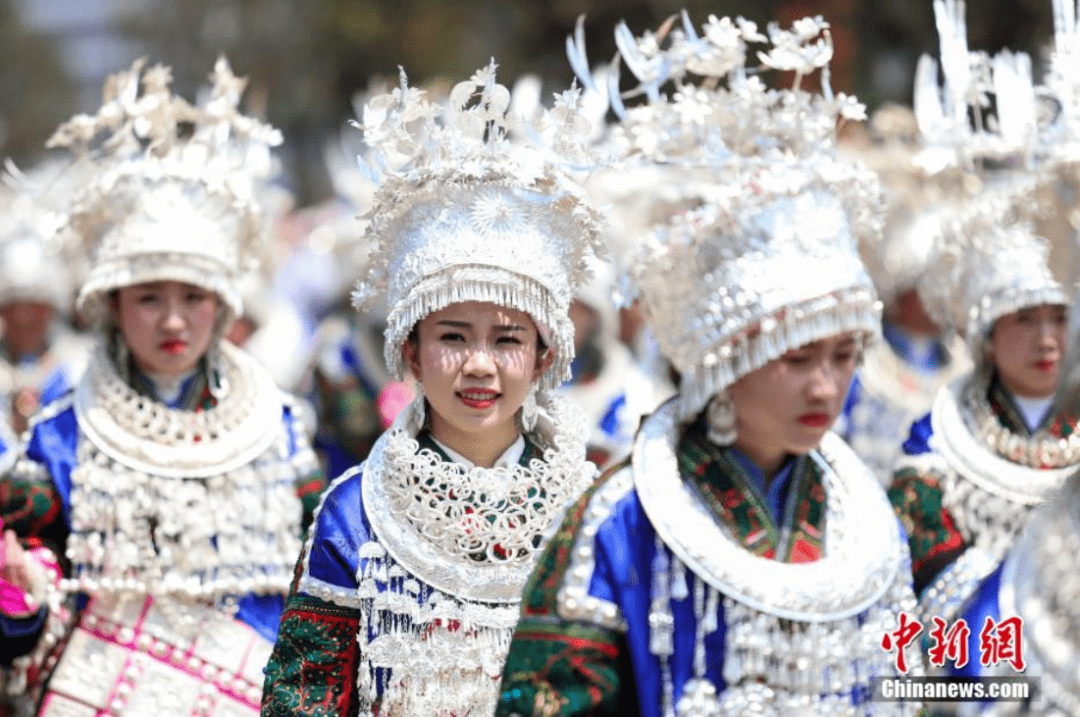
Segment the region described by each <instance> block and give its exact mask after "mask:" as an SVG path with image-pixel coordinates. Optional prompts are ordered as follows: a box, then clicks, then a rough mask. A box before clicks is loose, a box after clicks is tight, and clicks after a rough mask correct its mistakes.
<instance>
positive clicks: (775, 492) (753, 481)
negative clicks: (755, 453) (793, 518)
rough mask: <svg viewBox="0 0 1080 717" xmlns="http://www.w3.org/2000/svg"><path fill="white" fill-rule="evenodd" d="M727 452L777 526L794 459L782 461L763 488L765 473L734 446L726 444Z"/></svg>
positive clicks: (782, 514) (792, 470) (782, 512)
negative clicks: (766, 486) (767, 485)
mask: <svg viewBox="0 0 1080 717" xmlns="http://www.w3.org/2000/svg"><path fill="white" fill-rule="evenodd" d="M727 450H728V454H729V455H730V456H731V457H732V458H734V459H735V461H736V462H737V463H738V464H739V467H740V468H741V469H742V470H743V476H744V477H745V478H747V479H748V480H747V482H748V484H749V486H750V489H751V490H753V491H754V492H755V493H756V494H757V496H758V497H759V498H760V499H761V501H762V502H763V503H764V504H765V507H766V508H767V509H768V511H769V517H770V518H772V521H773V525H776V526H779V525H780V523H781V521H782V520H783V517H784V504H785V503H786V502H787V495H788V488H789V487H790V486H791V476H792V475H794V473H795V462H796V461H795V459H794V458H791V457H789V458H788V459H787V460H786V461H784V465H783V466H781V467H780V470H779V471H778V472H777V474H776V476H775V477H774V478H773V479H772V481H771V482H770V483H769V487H768V490H766V488H765V474H764V473H762V472H761V469H760V468H758V467H757V465H756V464H755V463H754V462H753V461H752V460H750V459H749V458H748V457H747V456H746V455H745V454H744V453H742V452H741V451H739V450H738V449H736V448H735V447H734V446H728V449H727Z"/></svg>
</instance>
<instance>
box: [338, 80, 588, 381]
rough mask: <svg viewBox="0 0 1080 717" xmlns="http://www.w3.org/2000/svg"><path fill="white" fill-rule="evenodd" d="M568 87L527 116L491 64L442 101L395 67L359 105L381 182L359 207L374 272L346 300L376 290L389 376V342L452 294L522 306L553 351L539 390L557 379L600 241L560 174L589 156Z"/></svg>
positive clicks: (576, 94)
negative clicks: (576, 303) (382, 309)
mask: <svg viewBox="0 0 1080 717" xmlns="http://www.w3.org/2000/svg"><path fill="white" fill-rule="evenodd" d="M580 96H581V93H580V91H579V90H577V89H571V90H568V91H566V92H564V93H562V94H560V95H557V96H556V98H555V106H554V108H552V109H551V110H548V111H546V112H543V113H542V114H541V116H540V117H539V119H538V120H537V121H536V122H535V124H533V123H530V124H529V126H528V127H526V126H525V125H524V123H523V122H522V121H521V120H520V118H518V117H517V116H515V115H514V113H513V112H512V111H511V110H510V100H511V96H510V92H509V90H507V89H506V88H505V87H504V86H502V85H500V84H498V83H496V81H495V64H494V62H492V63H491V64H490V65H488V66H487V67H486V68H484V69H481V70H479V71H478V72H477V73H476V74H474V75H473V76H472V77H471V78H470V79H469V80H466V81H464V82H460V83H458V84H457V85H455V86H454V87H453V88H452V89H451V91H450V94H449V97H448V98H447V101H446V102H445V103H444V104H441V105H436V104H433V103H432V102H429V101H428V100H427V99H425V96H424V92H423V91H421V90H418V89H416V88H412V87H409V86H408V83H407V80H406V78H405V75H404V72H402V75H401V85H400V87H399V88H397V89H395V90H394V91H393V92H391V93H389V94H385V95H381V96H378V97H375V98H373V99H372V100H371V101H370V102H368V103H367V105H366V106H365V108H364V117H363V123H362V125H360V126H361V128H362V129H363V131H364V139H365V142H366V143H367V145H368V146H369V148H370V150H371V154H370V156H369V157H368V160H367V166H368V169H369V170H370V171H371V172H372V175H373V178H374V179H375V181H377V182H378V185H379V186H378V189H377V191H376V194H375V199H374V204H373V206H372V208H371V210H370V211H369V212H368V213H367V215H365V218H366V219H367V220H368V222H369V224H368V227H367V234H366V236H367V237H368V238H370V239H371V240H373V241H374V242H375V249H374V253H373V255H372V266H373V268H374V271H373V272H372V273H371V274H370V275H369V276H368V277H367V278H366V279H362V280H360V281H359V282H358V283H357V286H356V290H355V291H354V293H353V303H354V305H355V306H356V307H357V308H361V307H363V306H366V305H367V304H368V303H370V302H371V301H373V299H374V298H375V297H376V296H377V295H379V294H385V298H386V304H387V307H388V317H387V318H388V325H387V329H386V362H387V366H388V367H389V368H390V371H391V373H392V374H393V375H395V377H397V378H403V377H404V373H405V370H404V365H403V360H402V355H401V346H402V344H403V343H404V341H405V339H406V338H407V337H408V334H409V332H410V331H411V330H412V328H413V327H414V326H415V325H416V323H417V322H418V321H420V320H421V319H422V318H424V317H425V316H426V315H428V314H430V313H432V312H434V311H438V310H440V309H442V308H445V307H446V306H448V305H450V304H452V303H457V302H462V301H487V302H492V303H495V304H499V305H501V306H507V307H511V308H515V309H518V310H521V311H524V312H526V313H528V314H529V315H530V316H531V317H532V318H533V320H534V321H536V323H537V325H538V328H539V329H540V331H541V333H542V334H547V338H548V339H549V341H548V343H549V344H550V345H551V346H552V347H553V348H554V349H555V362H554V365H553V366H552V367H551V368H549V369H548V371H547V372H546V373H545V374H544V376H543V377H541V380H540V388H551V387H554V386H556V385H558V384H559V383H560V382H561V381H563V380H565V379H566V378H568V377H569V375H570V373H569V367H570V361H571V359H572V358H573V356H574V335H573V327H572V325H571V324H570V320H569V318H568V316H567V310H568V308H569V306H570V301H571V299H572V297H573V293H574V288H575V286H576V285H578V284H579V283H580V282H582V281H583V280H585V279H586V278H587V276H588V270H587V267H586V263H585V262H586V258H587V257H588V256H590V255H592V254H593V253H594V252H595V250H597V249H598V248H599V246H600V244H599V239H598V236H599V225H600V221H599V216H598V214H597V212H596V210H595V209H594V208H593V207H592V205H591V203H590V202H589V200H588V198H587V196H586V195H585V193H584V192H583V191H582V189H581V188H580V187H579V185H578V183H577V182H576V181H575V180H574V179H573V178H572V177H571V174H570V170H572V169H574V168H580V167H582V166H583V165H584V164H586V163H587V162H588V161H589V159H588V154H589V152H588V147H587V139H588V136H589V135H588V127H587V126H585V125H587V123H586V122H585V121H584V117H583V115H582V113H581V112H580V111H579V104H580ZM512 134H515V135H516V136H515V137H514V138H512V137H511V135H512ZM513 140H518V141H513ZM525 140H531V142H528V143H527V142H526V141H525ZM549 332H550V333H549Z"/></svg>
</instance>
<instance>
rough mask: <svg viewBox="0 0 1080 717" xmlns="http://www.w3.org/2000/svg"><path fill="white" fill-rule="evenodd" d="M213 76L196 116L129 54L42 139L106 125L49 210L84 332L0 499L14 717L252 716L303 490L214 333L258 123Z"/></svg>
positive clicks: (262, 151) (287, 401) (267, 390)
mask: <svg viewBox="0 0 1080 717" xmlns="http://www.w3.org/2000/svg"><path fill="white" fill-rule="evenodd" d="M211 79H212V81H213V82H214V86H213V88H212V98H213V106H212V108H203V107H193V106H191V105H189V104H188V103H186V102H184V101H183V100H181V99H179V98H176V97H174V96H172V95H171V94H170V93H169V89H168V70H167V68H162V67H160V66H159V67H156V68H153V69H151V70H149V71H147V72H146V73H145V75H144V74H143V73H142V63H141V62H139V63H136V64H135V66H134V67H133V68H132V69H131V70H129V71H127V72H122V73H120V74H118V75H116V76H114V77H113V78H111V79H110V85H109V86H110V87H111V88H113V90H114V91H115V92H116V93H119V94H121V95H123V97H124V98H126V99H124V100H123V101H121V99H120V98H119V97H117V96H111V95H107V96H106V106H105V107H104V108H102V110H101V111H100V112H99V113H98V115H96V116H94V117H79V118H76V120H73V121H72V123H69V124H66V125H64V126H62V127H61V128H60V130H59V131H58V132H57V134H56V135H55V137H54V140H53V141H54V143H55V144H59V145H66V146H72V147H73V148H75V149H76V150H80V151H82V152H84V153H85V151H86V150H88V149H89V145H90V144H91V143H93V142H94V140H95V138H96V136H97V135H98V134H99V133H100V132H102V131H105V132H106V133H108V135H109V136H108V138H107V141H105V142H104V143H103V144H102V145H101V147H100V148H96V151H95V152H94V153H93V156H92V157H90V158H88V160H87V161H88V162H89V164H88V169H87V172H88V178H89V179H88V181H87V183H86V186H85V187H83V188H82V189H81V191H80V192H79V193H77V195H76V196H75V198H74V203H73V205H72V210H71V216H70V218H69V228H70V231H72V232H73V233H74V234H75V236H77V238H78V239H79V240H81V242H82V243H83V245H85V248H86V249H87V252H88V273H87V275H86V279H85V281H84V283H83V285H82V287H81V288H80V291H79V294H78V300H77V302H78V307H79V309H80V310H82V311H84V312H85V313H86V315H87V316H88V317H89V318H90V319H91V320H92V321H94V322H95V325H96V327H97V329H98V332H99V339H100V341H99V345H98V347H97V349H96V351H95V352H94V354H93V355H92V357H91V360H90V363H89V366H88V368H87V371H86V373H85V375H84V376H83V377H82V379H81V380H80V381H79V382H78V384H77V385H76V386H75V389H74V391H73V392H71V393H69V394H67V395H65V396H64V397H62V398H60V399H58V400H57V401H54V402H53V403H51V404H49V405H48V406H47V407H46V408H45V409H44V410H43V411H42V413H41V414H40V415H39V416H38V417H37V418H36V419H35V420H34V422H33V423H32V426H31V431H30V434H29V440H28V442H27V444H26V447H25V455H24V456H23V457H22V459H21V462H20V465H19V466H17V467H16V469H15V470H16V473H17V475H18V476H19V477H20V480H14V481H11V482H6V483H5V488H4V493H3V497H4V500H3V503H2V505H0V518H2V519H3V523H4V526H5V527H6V528H9V529H10V530H11V531H12V532H11V533H9V534H8V535H7V536H5V540H13V539H14V537H15V536H16V535H17V536H18V537H19V538H21V539H23V540H24V541H26V543H27V546H28V547H29V548H31V549H30V550H5V551H4V558H2V559H0V566H2V567H3V574H4V575H5V577H6V576H16V580H17V582H19V583H21V584H19V585H17V587H19V588H22V589H23V590H24V591H25V592H26V593H27V595H28V597H29V599H27V600H23V601H22V603H19V602H17V601H11V602H9V603H8V604H10V605H20V604H22V605H26V606H28V608H27V609H23V610H21V611H19V612H17V613H14V614H9V615H5V616H4V617H3V619H0V628H2V629H3V634H4V635H14V636H18V641H17V643H15V644H17V645H18V646H19V648H20V652H24V653H26V654H24V655H23V656H21V657H19V658H18V659H17V660H16V661H15V669H16V670H17V671H21V672H22V674H23V677H25V678H27V679H23V680H12V681H10V682H9V683H8V684H9V685H19V688H18V689H19V690H20V694H19V697H20V698H21V699H22V700H23V702H24V703H26V704H24V706H23V708H22V709H25V710H27V711H28V712H30V713H33V712H34V710H36V713H37V714H40V715H53V714H73V713H79V714H83V713H92V714H97V715H113V714H128V713H136V712H137V713H140V714H142V713H150V712H153V711H164V712H167V713H169V714H192V713H196V712H198V713H202V712H211V711H220V712H226V711H227V712H228V713H229V714H237V715H241V714H256V713H257V712H258V707H259V696H260V695H261V687H262V668H263V666H264V665H265V663H266V659H267V658H268V657H269V653H270V648H271V644H272V641H273V639H274V637H275V635H276V633H277V627H278V623H279V620H280V617H281V612H282V609H283V606H284V598H285V594H286V592H287V588H288V582H289V579H290V577H291V573H292V570H291V568H292V565H293V561H294V558H295V553H296V551H297V550H299V546H300V533H301V528H302V522H303V516H304V504H303V500H302V498H301V494H305V493H306V494H308V495H309V496H310V495H311V491H312V490H313V489H317V488H318V487H321V486H319V484H318V473H317V463H316V459H315V456H314V454H313V453H312V451H311V449H310V448H309V447H308V439H307V436H306V432H305V428H304V427H303V425H302V424H301V423H300V421H299V417H298V412H297V407H296V405H295V404H294V403H293V400H292V399H291V398H290V397H288V396H287V395H286V394H284V393H282V392H281V391H280V390H279V389H278V388H277V387H276V386H275V385H274V382H273V380H272V378H270V376H269V374H268V373H267V372H266V371H265V370H263V369H261V368H260V367H259V365H258V364H257V363H256V362H255V361H254V359H252V358H249V357H248V356H247V355H246V354H244V353H243V352H242V351H240V350H239V349H236V348H234V347H232V346H231V345H230V344H228V342H225V341H223V336H224V334H225V330H226V328H227V327H228V325H229V323H230V322H231V321H232V320H233V319H234V318H235V317H236V316H237V315H239V314H240V309H241V306H240V293H239V289H238V286H239V277H240V275H241V270H242V268H244V267H245V266H246V265H247V263H248V261H249V260H251V259H253V258H254V256H255V255H256V252H257V249H258V243H259V242H260V241H261V240H262V239H261V237H262V232H261V231H260V225H261V221H262V220H261V217H262V212H261V209H260V207H259V205H258V204H257V203H256V202H255V201H254V199H253V198H252V195H251V186H252V184H253V182H254V181H255V176H254V174H253V172H254V171H255V169H256V168H257V166H258V165H257V162H256V161H255V160H257V158H258V157H260V156H263V157H265V158H266V159H267V160H269V147H270V145H271V144H273V143H275V142H276V133H275V132H273V131H272V130H271V129H270V128H269V127H266V126H264V125H262V124H261V123H257V122H254V121H253V120H251V119H250V118H247V117H243V116H242V115H240V114H239V112H237V110H236V105H237V103H238V102H239V93H238V92H237V91H236V88H237V84H238V83H239V80H237V78H235V77H234V76H233V75H232V73H231V71H230V70H229V68H228V65H227V64H226V63H225V61H224V60H223V59H222V60H220V61H219V63H218V65H217V66H216V68H215V71H214V74H213V75H212V76H211ZM140 86H141V87H142V95H141V96H140V95H139V93H138V91H137V88H139V87H140ZM128 93H130V96H129V94H128ZM133 98H137V99H138V101H135V99H133ZM179 123H182V124H183V125H184V128H185V129H186V130H188V129H189V130H191V132H190V133H189V132H186V131H185V132H179V131H178V129H179V128H178V124H179ZM181 135H182V136H181ZM147 142H149V147H147V146H146V144H147ZM238 156H240V157H244V158H245V165H244V166H238V165H237V163H236V159H237V157H238ZM309 500H310V502H311V503H312V504H313V503H314V501H313V500H311V498H310V497H309ZM313 507H314V506H313V505H311V506H310V508H311V509H313ZM41 549H51V550H52V553H53V558H54V560H53V562H52V563H51V564H50V563H48V561H45V562H42V561H41V560H37V559H36V558H37V552H35V551H40V550H41ZM59 565H63V566H64V568H65V569H64V571H63V577H64V579H63V580H60V581H58V583H57V581H54V580H51V578H58V577H59V575H60V568H59V567H58V566H59ZM9 582H14V581H13V580H11V579H9ZM57 588H58V589H57ZM5 644H8V643H5ZM20 682H21V684H20ZM43 684H44V686H45V687H44V690H42V685H43Z"/></svg>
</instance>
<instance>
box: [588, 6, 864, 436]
mask: <svg viewBox="0 0 1080 717" xmlns="http://www.w3.org/2000/svg"><path fill="white" fill-rule="evenodd" d="M682 20H683V21H682V25H681V28H679V27H672V25H671V24H670V23H669V24H668V25H667V26H665V27H664V28H663V29H662V30H661V32H660V33H659V34H656V35H654V34H651V33H647V34H645V35H644V36H642V37H640V38H635V37H634V36H633V35H632V34H631V33H630V31H629V30H628V29H627V28H626V26H625V25H620V26H619V27H618V28H617V29H616V36H615V37H616V43H617V44H618V46H619V51H620V55H621V57H622V60H623V61H625V63H626V65H627V66H628V67H629V68H630V70H631V71H632V72H633V74H634V76H635V77H636V78H637V79H638V80H639V82H640V84H641V86H640V88H639V89H637V90H635V91H633V92H632V93H631V94H643V95H645V97H646V98H647V100H648V101H647V102H646V103H644V104H640V105H638V106H635V107H632V108H627V107H626V106H625V105H624V103H623V97H624V96H625V95H620V94H619V93H618V92H617V90H614V89H613V91H612V104H613V108H614V109H615V110H616V112H617V113H619V114H620V116H621V122H620V125H619V126H618V127H617V128H615V130H614V136H613V138H612V141H613V142H614V143H615V144H616V145H620V144H621V147H622V153H623V155H624V156H625V157H627V158H628V159H629V160H633V159H635V158H640V159H642V160H644V161H647V162H651V163H654V164H657V165H659V166H658V169H657V170H656V171H657V183H658V184H660V183H661V182H668V183H669V186H668V187H667V196H666V197H664V198H662V199H658V201H663V202H666V204H667V206H666V207H665V208H664V211H663V212H654V216H663V217H664V219H663V220H661V221H658V222H657V223H656V224H654V226H653V234H652V236H650V237H649V238H647V239H646V240H645V241H644V245H643V246H642V247H641V250H640V251H639V252H638V255H637V257H636V259H635V261H634V265H633V268H632V273H633V280H634V282H635V284H636V286H637V290H638V293H639V296H640V300H641V304H642V307H643V310H644V312H645V314H646V316H647V317H648V318H649V320H650V324H651V327H652V329H653V331H654V332H655V333H656V337H657V339H658V341H659V343H660V346H661V348H662V349H663V351H664V353H665V354H666V355H667V357H668V358H669V359H670V360H671V362H672V363H673V365H674V366H675V368H676V369H678V370H679V371H680V372H681V374H682V385H681V387H680V401H681V406H680V413H681V415H682V417H683V418H684V419H688V418H690V417H692V416H694V415H696V414H697V413H698V412H699V411H700V410H701V409H702V408H703V407H704V406H705V404H706V403H707V402H708V401H709V399H710V398H711V397H712V396H714V395H715V394H717V393H718V392H720V391H722V390H723V389H724V388H726V387H727V386H729V385H731V383H733V382H734V381H735V380H737V379H738V378H739V377H741V376H743V375H745V374H747V373H749V372H751V371H753V370H755V369H757V368H760V367H762V366H764V365H765V364H766V363H768V362H769V361H772V360H774V359H776V358H778V357H780V356H781V355H782V354H783V353H785V352H786V351H788V350H790V349H793V348H796V347H798V346H801V345H804V344H806V343H809V342H812V341H815V340H818V339H821V338H824V337H827V336H830V335H833V334H836V333H840V332H844V331H860V332H866V333H868V334H876V333H877V332H878V330H879V315H880V304H879V303H878V301H877V298H876V295H875V293H874V287H873V284H872V283H871V281H870V277H869V276H868V274H867V272H866V269H865V268H864V267H863V265H862V263H861V261H860V259H859V255H858V253H857V250H856V241H857V240H858V239H859V238H860V237H864V236H868V235H874V234H876V233H877V232H880V231H881V217H880V209H881V208H880V204H881V190H880V186H879V184H878V182H877V179H876V177H875V176H874V175H873V173H872V172H870V171H869V170H867V169H865V168H863V167H861V166H859V165H857V164H855V163H852V162H848V161H842V160H840V159H838V158H837V156H836V152H835V149H836V128H837V122H838V121H839V120H843V119H862V118H864V117H865V113H864V110H863V107H862V105H860V104H858V103H857V102H856V101H855V100H854V99H853V98H850V97H847V96H845V95H843V94H839V95H833V93H832V92H831V90H830V89H829V83H828V71H827V70H828V62H829V60H830V58H831V57H832V45H831V40H830V38H829V34H828V24H827V23H825V22H824V21H823V20H821V18H805V19H803V20H800V21H798V22H796V23H795V25H794V26H793V28H792V29H791V30H789V31H783V30H780V29H779V28H778V27H776V26H774V25H770V26H769V28H768V37H766V36H764V35H762V34H761V33H759V32H758V30H757V27H756V26H755V25H754V24H753V23H751V22H748V21H746V20H743V19H741V18H740V19H737V20H735V21H732V20H731V19H730V18H722V19H717V18H716V17H710V18H709V21H708V22H707V23H706V24H705V26H704V28H703V32H702V34H701V35H698V33H697V32H696V31H695V29H694V27H693V26H692V24H691V23H690V21H689V19H688V18H687V17H686V15H685V13H684V14H683V18H682ZM750 43H769V44H771V47H770V48H769V50H768V51H767V52H759V53H757V57H758V59H759V61H760V67H758V68H750V67H748V66H747V64H746V61H747V55H748V45H749V44H750ZM578 45H579V46H580V38H579V40H578ZM572 54H574V53H572ZM578 54H579V56H580V55H582V54H583V53H578ZM581 65H582V63H580V62H579V63H576V67H577V70H578V72H579V74H582V69H583V68H582V67H581ZM818 68H821V69H822V86H823V91H822V92H821V93H820V94H818V93H812V92H808V91H805V90H802V89H799V84H800V81H801V78H802V77H803V76H805V75H807V74H809V73H811V72H813V71H814V70H816V69H818ZM757 69H778V70H791V71H794V72H795V75H796V81H795V87H794V88H793V89H788V90H772V89H769V88H767V87H766V86H765V84H764V83H763V82H762V81H761V79H760V78H759V77H757V76H755V74H754V73H755V70H757ZM691 73H692V74H693V75H695V76H699V77H701V78H703V79H702V81H701V82H700V83H698V84H693V83H691V82H690V77H689V75H690V74H691ZM610 77H611V78H612V80H611V82H610V86H611V87H612V88H617V86H618V73H617V72H612V73H611V75H610ZM669 80H670V81H671V82H672V83H673V85H674V93H673V94H672V95H671V96H670V97H669V96H667V95H666V94H664V93H663V92H662V91H661V88H662V87H663V86H664V85H665V84H666V83H667V82H668V81H669ZM672 187H677V188H678V189H677V191H673V190H672ZM643 201H646V200H645V198H643Z"/></svg>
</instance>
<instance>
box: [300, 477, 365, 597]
mask: <svg viewBox="0 0 1080 717" xmlns="http://www.w3.org/2000/svg"><path fill="white" fill-rule="evenodd" d="M362 481H363V464H361V465H359V466H357V467H355V468H353V469H352V470H349V471H346V472H345V473H343V474H342V475H341V476H340V477H338V478H337V479H335V480H334V481H333V482H331V484H330V486H329V487H328V488H327V489H326V491H325V492H324V493H323V495H322V499H321V501H320V503H319V506H318V507H317V508H316V509H315V518H314V521H313V522H312V525H311V528H310V530H309V534H308V538H307V544H306V546H305V548H304V555H303V559H302V566H301V570H302V573H301V576H300V583H299V586H298V589H299V591H300V592H303V593H306V594H309V595H313V596H315V597H319V598H321V599H323V600H328V601H330V602H335V603H339V604H351V602H350V601H351V600H353V599H354V596H355V589H356V575H357V573H358V571H359V568H360V548H361V546H363V545H364V544H365V543H367V542H369V541H370V540H371V538H372V532H371V526H370V525H369V524H368V521H367V518H366V516H365V514H364V509H363V504H362V501H363V498H362V495H361V488H362ZM343 601H344V602H343Z"/></svg>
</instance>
